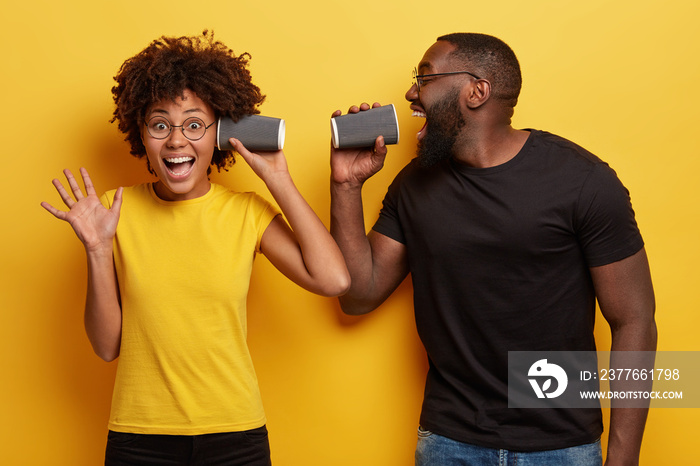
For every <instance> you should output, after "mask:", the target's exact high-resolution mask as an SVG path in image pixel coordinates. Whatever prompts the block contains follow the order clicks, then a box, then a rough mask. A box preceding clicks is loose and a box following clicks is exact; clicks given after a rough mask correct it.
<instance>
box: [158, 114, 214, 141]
mask: <svg viewBox="0 0 700 466" xmlns="http://www.w3.org/2000/svg"><path fill="white" fill-rule="evenodd" d="M213 124H214V123H212V124H211V125H209V126H207V125H206V124H205V123H204V120H202V119H201V118H197V117H190V118H188V119H186V120H185V121H184V122H183V123H182V124H181V125H174V124H172V123H170V122H169V121H168V119H167V118H165V117H162V116H154V117H153V118H151V119H150V120H148V121H147V122H146V129H147V130H148V134H150V135H151V137H152V138H154V139H165V138H167V137H168V136H170V132H171V131H172V130H173V128H180V130H181V131H182V134H183V135H184V136H185V137H186V138H187V139H189V140H190V141H197V140H199V139H202V138H203V137H204V134H206V132H207V129H209V128H210V127H211V126H212V125H213Z"/></svg>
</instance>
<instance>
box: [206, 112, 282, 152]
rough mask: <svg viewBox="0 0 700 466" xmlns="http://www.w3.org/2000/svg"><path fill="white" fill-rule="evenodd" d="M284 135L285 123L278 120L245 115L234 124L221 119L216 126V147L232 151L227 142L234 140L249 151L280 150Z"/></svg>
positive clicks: (226, 118) (228, 120)
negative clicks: (230, 139)
mask: <svg viewBox="0 0 700 466" xmlns="http://www.w3.org/2000/svg"><path fill="white" fill-rule="evenodd" d="M284 135H285V123H284V120H281V119H279V118H272V117H266V116H262V115H246V116H243V117H241V118H240V119H239V120H238V122H234V121H233V120H232V119H231V118H229V117H221V118H219V122H218V124H217V126H216V147H218V148H219V149H220V150H233V146H231V144H230V143H229V142H228V140H229V138H236V139H238V140H239V141H241V142H242V143H243V145H244V146H245V147H246V149H248V150H250V151H256V150H263V151H264V150H281V149H282V148H283V147H284Z"/></svg>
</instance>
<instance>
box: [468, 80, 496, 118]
mask: <svg viewBox="0 0 700 466" xmlns="http://www.w3.org/2000/svg"><path fill="white" fill-rule="evenodd" d="M462 92H463V99H464V103H465V105H466V106H467V108H469V109H471V110H475V109H477V108H479V107H481V106H482V105H484V104H485V103H486V102H487V101H488V100H489V98H490V97H491V83H490V82H489V81H487V80H486V79H475V80H473V81H471V82H470V83H469V84H468V85H466V86H464V88H463V90H462Z"/></svg>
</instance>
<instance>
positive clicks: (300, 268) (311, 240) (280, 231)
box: [231, 139, 350, 296]
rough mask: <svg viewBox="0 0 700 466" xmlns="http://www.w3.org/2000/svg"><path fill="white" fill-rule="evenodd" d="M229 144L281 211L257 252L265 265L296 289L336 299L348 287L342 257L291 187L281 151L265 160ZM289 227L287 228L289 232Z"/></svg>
mask: <svg viewBox="0 0 700 466" xmlns="http://www.w3.org/2000/svg"><path fill="white" fill-rule="evenodd" d="M231 144H232V145H233V147H234V148H235V149H236V151H237V152H238V153H239V154H241V157H243V159H244V160H245V161H246V162H247V163H248V165H250V167H251V168H252V169H253V171H254V172H255V173H256V174H257V175H258V176H259V177H260V178H261V179H262V180H263V181H264V182H265V184H266V185H267V188H268V189H269V190H270V193H271V194H272V196H273V197H274V198H275V201H277V204H278V205H279V206H280V208H281V209H282V212H283V213H284V216H285V217H286V219H287V221H289V225H287V223H286V222H285V221H284V219H283V218H281V217H280V216H277V217H275V219H274V220H273V221H272V222H271V223H270V225H269V226H268V227H267V229H266V230H265V233H263V236H262V242H261V245H260V248H261V250H262V252H263V254H265V256H266V257H267V258H268V259H269V260H270V262H271V263H272V264H273V265H274V266H275V267H276V268H277V269H278V270H279V271H280V272H282V273H283V274H284V275H285V276H287V277H288V278H289V279H291V280H292V281H293V282H295V283H297V284H298V285H299V286H301V287H303V288H305V289H307V290H309V291H311V292H313V293H316V294H320V295H323V296H338V295H342V294H343V293H345V291H347V289H348V288H349V286H350V275H349V274H348V270H347V267H346V266H345V261H344V259H343V255H342V253H341V252H340V249H338V245H337V244H336V243H335V241H334V240H333V238H332V237H331V235H330V233H329V232H328V230H327V229H326V227H325V225H323V222H321V220H320V219H319V218H318V216H317V215H316V213H315V212H314V211H313V209H311V207H310V206H309V204H308V203H307V202H306V200H305V199H304V198H303V197H302V195H301V193H300V192H299V190H298V189H297V187H296V186H295V185H294V182H293V181H292V177H291V175H290V174H289V170H288V169H287V162H286V160H285V157H284V154H283V153H282V151H278V152H269V153H266V154H265V155H264V156H260V155H258V154H254V153H251V152H249V151H248V150H247V149H246V148H245V147H244V146H243V145H242V144H241V143H240V141H238V140H236V139H231ZM290 227H291V228H290Z"/></svg>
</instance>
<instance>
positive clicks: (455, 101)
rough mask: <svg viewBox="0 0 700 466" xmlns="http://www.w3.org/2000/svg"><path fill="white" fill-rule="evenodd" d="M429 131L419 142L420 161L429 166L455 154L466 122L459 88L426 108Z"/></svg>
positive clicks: (423, 165) (422, 165)
mask: <svg viewBox="0 0 700 466" xmlns="http://www.w3.org/2000/svg"><path fill="white" fill-rule="evenodd" d="M425 115H426V120H427V123H428V126H427V129H428V132H427V134H426V135H425V137H424V138H423V139H421V140H420V141H419V142H418V150H417V154H418V163H419V164H420V166H421V167H424V168H427V167H432V166H433V165H435V164H437V163H439V162H441V161H443V160H446V159H449V158H450V157H452V156H453V155H454V146H455V143H456V142H457V136H458V135H459V131H460V130H461V129H462V128H463V127H464V125H465V124H466V122H465V121H464V117H463V116H462V112H461V111H460V108H459V89H452V90H451V91H450V92H449V93H448V94H447V95H446V96H445V97H443V98H442V99H440V100H439V101H437V102H436V103H435V104H433V105H432V106H431V107H430V108H429V109H428V108H426V109H425Z"/></svg>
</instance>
